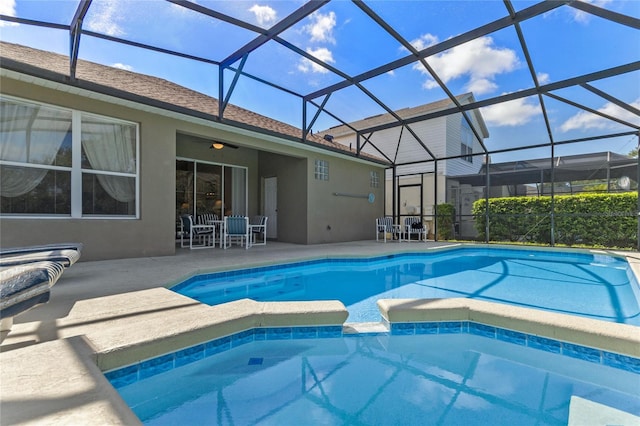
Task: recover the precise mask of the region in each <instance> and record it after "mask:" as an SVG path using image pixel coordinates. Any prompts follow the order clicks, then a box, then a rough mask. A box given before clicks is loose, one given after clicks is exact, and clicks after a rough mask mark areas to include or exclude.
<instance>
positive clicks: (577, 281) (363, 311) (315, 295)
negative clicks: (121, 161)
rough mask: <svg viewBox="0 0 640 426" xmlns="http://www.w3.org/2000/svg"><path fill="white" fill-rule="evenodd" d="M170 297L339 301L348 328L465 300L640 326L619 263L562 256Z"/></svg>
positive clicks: (282, 278) (220, 277) (303, 271)
mask: <svg viewBox="0 0 640 426" xmlns="http://www.w3.org/2000/svg"><path fill="white" fill-rule="evenodd" d="M172 289H173V290H174V291H176V292H178V293H180V294H183V295H185V296H189V297H191V298H194V299H196V300H198V301H201V302H202V303H206V304H209V305H216V304H220V303H225V302H229V301H232V300H238V299H243V298H250V299H253V300H256V301H301V300H340V301H342V302H343V303H344V304H345V306H346V307H347V309H348V311H349V318H348V319H347V321H348V322H369V321H379V320H380V312H379V310H378V307H377V305H376V301H377V300H379V299H385V298H386V299H390V298H450V297H466V298H473V299H479V300H486V301H491V302H498V303H506V304H510V305H518V306H523V307H528V308H536V309H544V310H548V311H554V312H559V313H565V314H572V315H580V316H585V317H590V318H595V319H599V320H604V321H611V322H617V323H627V324H634V325H640V307H639V302H638V300H639V299H640V298H639V297H638V293H639V290H638V283H637V282H636V280H635V278H634V277H633V274H632V273H631V271H630V268H629V265H628V263H627V262H626V261H625V260H624V259H621V258H617V257H613V256H607V255H600V254H583V253H574V252H562V251H541V250H511V249H499V248H457V249H453V250H446V251H438V252H428V253H411V254H408V253H405V254H397V255H389V256H383V257H375V258H370V259H361V258H357V259H353V258H349V259H323V260H316V261H309V262H300V263H294V264H289V265H276V266H270V267H261V268H253V269H246V270H241V271H230V272H222V273H215V274H207V275H200V276H197V277H192V278H190V279H189V280H187V281H185V282H183V283H180V284H178V285H176V286H174V287H173V288H172Z"/></svg>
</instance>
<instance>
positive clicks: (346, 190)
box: [307, 154, 384, 244]
mask: <svg viewBox="0 0 640 426" xmlns="http://www.w3.org/2000/svg"><path fill="white" fill-rule="evenodd" d="M316 159H318V160H326V161H328V162H329V180H328V181H322V180H316V179H315V160H316ZM308 166H309V167H308V175H307V176H308V180H309V195H308V208H309V224H308V226H307V233H308V237H307V238H308V242H309V243H310V244H317V243H329V242H338V241H357V240H366V239H372V238H375V220H376V217H380V216H383V215H384V168H382V167H379V166H373V165H369V164H363V163H354V162H349V161H347V160H342V159H339V158H335V157H329V156H324V155H321V154H316V155H315V156H313V157H312V158H311V159H310V161H309V164H308ZM373 170H376V171H377V172H378V175H379V186H378V188H372V187H371V186H370V172H371V171H373ZM335 193H340V194H349V195H355V196H356V197H352V196H344V195H341V196H336V195H334V194H335ZM369 193H373V194H374V196H375V201H374V202H373V203H369V201H368V200H367V196H368V195H369Z"/></svg>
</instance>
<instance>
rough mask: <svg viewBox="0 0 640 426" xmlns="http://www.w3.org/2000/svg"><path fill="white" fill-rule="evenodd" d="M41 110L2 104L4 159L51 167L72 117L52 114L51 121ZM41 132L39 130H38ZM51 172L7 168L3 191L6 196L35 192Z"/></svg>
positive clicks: (0, 151) (0, 177) (1, 178)
mask: <svg viewBox="0 0 640 426" xmlns="http://www.w3.org/2000/svg"><path fill="white" fill-rule="evenodd" d="M40 112H41V110H40V108H37V107H33V106H30V105H21V104H14V103H9V102H2V120H0V159H1V160H4V161H15V162H20V163H32V164H33V163H35V164H43V165H51V164H53V162H54V161H55V159H56V156H57V154H58V151H59V150H60V146H61V145H62V142H63V141H64V138H65V136H67V134H68V133H69V131H70V129H71V117H70V115H68V114H65V113H59V114H58V113H56V112H55V111H48V112H50V113H51V117H52V118H51V119H49V120H47V122H46V124H45V123H44V119H42V118H41V117H39V114H40ZM36 129H37V130H36ZM49 170H50V169H46V168H42V169H41V168H34V167H15V166H3V167H2V173H1V174H0V192H2V196H3V197H9V198H13V197H19V196H21V195H24V194H26V193H28V192H30V191H32V190H33V189H35V188H36V187H37V186H38V185H39V184H40V182H41V181H42V179H44V177H45V176H46V175H47V173H48V172H49Z"/></svg>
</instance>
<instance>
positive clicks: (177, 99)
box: [0, 42, 379, 161]
mask: <svg viewBox="0 0 640 426" xmlns="http://www.w3.org/2000/svg"><path fill="white" fill-rule="evenodd" d="M0 67H2V68H7V69H14V70H16V71H19V72H24V70H25V69H29V70H30V71H31V73H32V74H33V75H35V76H36V77H43V78H49V79H54V80H57V81H64V82H66V83H68V84H71V83H70V77H69V57H68V56H66V55H61V54H58V53H53V52H48V51H44V50H39V49H34V48H31V47H27V46H22V45H19V44H13V43H6V42H0ZM76 80H77V81H75V82H73V85H75V86H79V87H83V88H88V89H89V90H96V91H101V90H102V91H104V92H105V93H108V94H116V95H118V94H119V95H121V96H122V97H125V98H130V99H132V100H135V101H138V102H140V103H147V104H152V105H154V106H159V107H161V108H162V107H164V108H166V109H169V110H174V111H176V110H177V111H179V112H183V113H187V114H192V115H195V116H200V117H205V118H209V119H212V120H217V118H216V117H217V114H218V100H217V99H216V98H213V97H211V96H207V95H205V94H203V93H200V92H196V91H194V90H191V89H189V88H186V87H183V86H180V85H178V84H175V83H172V82H170V81H168V80H165V79H162V78H158V77H153V76H149V75H144V74H139V73H135V72H131V71H127V70H123V69H119V68H114V67H109V66H105V65H100V64H97V63H94V62H89V61H85V60H78V64H77V68H76ZM128 95H133V96H128ZM222 122H223V123H228V124H231V125H234V124H239V125H244V126H246V127H249V128H257V129H261V130H265V131H267V132H269V133H274V134H276V135H282V136H284V137H287V138H288V139H296V140H301V138H302V130H301V129H299V128H297V127H295V126H292V125H289V124H286V123H283V122H281V121H278V120H274V119H272V118H269V117H265V116H263V115H260V114H257V113H255V112H253V111H249V110H247V109H244V108H241V107H238V106H236V105H232V104H229V105H228V106H227V108H226V109H225V112H224V118H223V120H222ZM307 142H309V143H311V144H313V145H319V146H322V147H325V148H328V149H331V150H334V151H339V152H344V153H349V154H353V153H354V150H351V149H349V147H345V146H344V145H342V144H338V143H334V142H331V141H327V140H325V139H323V138H322V137H321V136H320V135H315V134H314V135H308V136H307ZM367 157H369V159H373V157H371V156H367ZM377 160H378V161H379V159H377Z"/></svg>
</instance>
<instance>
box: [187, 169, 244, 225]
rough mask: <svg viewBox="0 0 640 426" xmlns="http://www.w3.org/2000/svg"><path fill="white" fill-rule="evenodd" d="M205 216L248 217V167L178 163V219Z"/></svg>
mask: <svg viewBox="0 0 640 426" xmlns="http://www.w3.org/2000/svg"><path fill="white" fill-rule="evenodd" d="M205 213H213V214H216V215H218V217H219V218H222V217H223V216H230V215H243V216H246V215H247V169H246V168H245V167H237V166H230V165H226V164H212V163H204V162H199V161H194V160H188V159H178V160H176V218H178V217H180V215H183V214H192V215H194V216H197V215H201V214H205Z"/></svg>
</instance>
